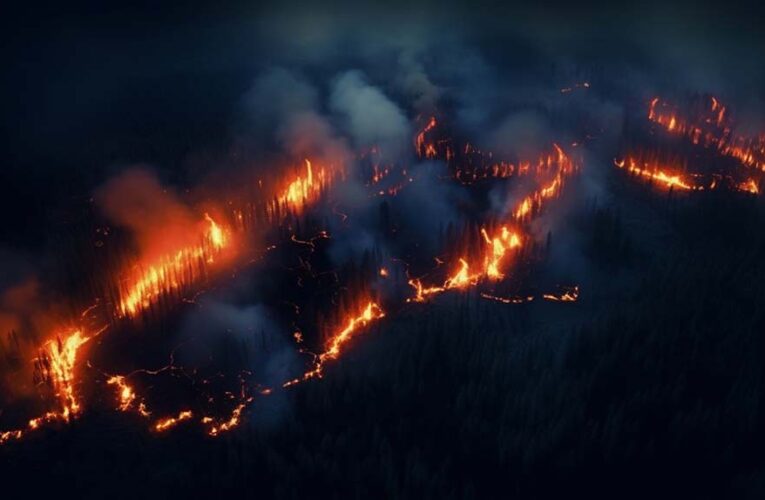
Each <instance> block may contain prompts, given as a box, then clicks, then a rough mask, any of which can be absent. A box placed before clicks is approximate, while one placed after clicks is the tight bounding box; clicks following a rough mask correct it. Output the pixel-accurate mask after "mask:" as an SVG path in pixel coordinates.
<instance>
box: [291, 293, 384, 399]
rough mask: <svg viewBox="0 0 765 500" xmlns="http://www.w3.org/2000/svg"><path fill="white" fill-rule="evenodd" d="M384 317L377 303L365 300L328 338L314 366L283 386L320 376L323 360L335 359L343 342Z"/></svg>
mask: <svg viewBox="0 0 765 500" xmlns="http://www.w3.org/2000/svg"><path fill="white" fill-rule="evenodd" d="M384 317H385V312H383V310H382V308H381V307H380V306H379V305H377V304H376V303H375V302H372V301H369V302H367V304H366V306H365V307H364V309H363V310H362V311H361V312H360V313H359V314H358V315H356V316H352V317H350V318H348V319H347V323H346V325H345V328H343V329H342V330H340V331H339V332H337V333H336V334H334V335H333V336H332V337H331V338H330V339H329V342H328V346H327V349H326V350H325V351H324V352H323V353H321V354H320V355H319V356H317V358H316V362H315V365H314V368H313V369H311V370H309V371H307V372H305V373H304V374H303V376H302V377H299V378H296V379H293V380H290V381H288V382H285V383H284V385H283V387H289V386H291V385H295V384H297V383H299V382H303V381H305V380H308V379H311V378H314V377H317V378H321V376H322V373H323V370H324V363H325V362H327V361H329V360H334V359H337V358H338V357H339V356H340V353H341V352H342V349H343V347H344V346H345V344H347V343H348V342H349V341H350V340H351V338H353V336H354V335H355V334H356V333H357V332H358V331H359V330H360V329H361V328H364V327H366V326H367V325H369V324H370V323H371V322H373V321H376V320H379V319H381V318H384Z"/></svg>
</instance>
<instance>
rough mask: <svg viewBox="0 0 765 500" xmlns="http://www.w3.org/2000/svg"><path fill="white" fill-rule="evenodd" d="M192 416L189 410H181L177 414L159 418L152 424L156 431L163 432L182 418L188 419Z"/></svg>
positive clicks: (181, 420)
mask: <svg viewBox="0 0 765 500" xmlns="http://www.w3.org/2000/svg"><path fill="white" fill-rule="evenodd" d="M193 416H194V414H193V413H192V412H191V411H190V410H183V411H181V412H179V413H178V416H176V417H168V418H163V419H161V420H158V421H157V422H156V423H155V424H154V430H155V431H157V432H164V431H166V430H168V429H171V428H173V427H175V426H176V425H178V424H179V423H181V422H183V421H184V420H189V419H190V418H191V417H193Z"/></svg>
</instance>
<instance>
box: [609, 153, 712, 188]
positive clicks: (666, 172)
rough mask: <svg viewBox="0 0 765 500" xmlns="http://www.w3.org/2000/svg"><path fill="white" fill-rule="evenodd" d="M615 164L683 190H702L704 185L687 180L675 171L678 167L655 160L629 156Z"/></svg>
mask: <svg viewBox="0 0 765 500" xmlns="http://www.w3.org/2000/svg"><path fill="white" fill-rule="evenodd" d="M614 165H616V166H617V167H619V168H626V169H627V171H628V172H630V173H632V174H635V175H638V176H640V177H644V178H646V179H649V180H652V181H656V182H658V183H659V184H661V185H663V186H665V187H668V188H678V189H683V190H700V189H704V187H703V186H695V185H692V184H690V183H689V181H687V180H685V179H684V178H683V176H681V175H680V174H677V173H673V172H672V170H673V169H674V168H676V167H667V166H665V165H662V164H660V163H658V162H657V161H655V160H641V159H639V158H637V157H635V156H627V157H626V158H625V159H622V160H614Z"/></svg>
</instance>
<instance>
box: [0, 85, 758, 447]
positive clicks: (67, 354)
mask: <svg viewBox="0 0 765 500" xmlns="http://www.w3.org/2000/svg"><path fill="white" fill-rule="evenodd" d="M587 86H588V85H587V84H584V85H583V87H585V88H586V87H587ZM577 88H579V86H578V85H577ZM437 126H438V122H437V120H436V118H435V117H431V118H430V120H429V121H428V122H427V124H426V125H425V127H424V128H423V129H422V130H421V131H420V132H419V133H418V134H417V136H416V137H415V141H414V142H415V147H416V149H417V153H418V155H419V156H420V157H425V158H443V159H444V160H445V161H446V163H447V165H449V166H450V167H453V166H455V165H458V164H459V162H465V165H467V167H466V168H462V167H459V168H456V169H453V173H454V175H455V177H456V178H457V180H459V181H460V182H463V183H469V182H471V180H472V181H475V180H477V179H480V178H489V177H492V178H502V177H510V176H516V175H517V176H524V175H529V176H531V175H534V176H537V175H538V176H539V179H540V181H541V180H544V182H539V183H538V184H536V189H535V190H534V191H532V192H531V193H530V194H528V196H526V197H524V198H522V199H521V200H520V202H519V203H518V204H517V206H516V207H514V209H513V210H510V211H509V212H508V214H507V220H505V221H504V224H502V223H500V224H497V225H492V226H490V227H489V226H487V227H481V228H480V231H479V233H472V236H471V240H470V241H469V242H468V243H469V244H466V245H465V247H464V248H462V249H461V250H462V251H461V252H460V253H458V254H456V255H455V257H457V256H458V255H459V257H458V258H457V262H456V263H454V267H453V268H452V267H451V265H450V267H449V268H448V269H449V270H450V271H451V274H449V275H447V276H446V279H445V280H444V281H443V284H442V285H440V286H432V287H425V286H423V284H422V283H421V281H420V280H419V279H410V280H409V284H410V285H411V286H412V287H413V288H414V289H415V295H414V297H413V298H410V299H409V300H408V301H415V302H423V301H425V299H426V298H427V297H428V296H430V295H434V294H438V293H441V292H444V291H447V290H453V289H465V288H469V287H471V286H475V285H477V284H478V283H480V282H482V281H484V280H486V281H497V280H502V279H504V278H505V276H506V274H507V272H508V266H509V261H510V256H509V254H511V253H512V251H513V250H517V249H519V248H520V247H521V245H522V243H523V242H524V239H525V237H524V236H522V234H523V233H522V227H523V225H524V224H525V223H526V222H527V220H528V218H529V217H530V216H531V215H533V214H534V213H536V212H538V211H539V210H540V209H541V208H542V206H543V204H544V202H545V201H546V200H549V199H552V198H554V197H556V196H558V195H559V193H560V191H561V189H562V187H563V184H564V181H565V179H566V177H567V176H568V175H570V174H571V173H572V172H574V171H575V170H576V166H575V163H574V162H573V161H572V160H571V159H570V158H569V157H568V156H567V155H566V154H565V153H564V152H563V150H562V149H561V148H560V147H558V146H557V145H555V146H554V150H552V151H550V152H547V153H545V154H542V155H540V156H539V158H538V159H537V160H536V161H531V162H528V161H520V162H517V163H511V162H505V161H500V162H497V161H495V160H493V156H492V153H490V152H483V151H480V150H478V149H477V148H475V147H473V146H471V145H470V144H467V145H465V147H464V150H463V148H461V147H460V148H458V147H457V146H455V143H453V142H452V141H451V139H441V140H438V141H430V137H428V134H430V135H431V136H432V135H434V134H432V133H431V132H433V131H434V129H435V128H436V127H437ZM455 172H456V173H455ZM390 173H391V168H390V167H385V168H384V169H378V167H377V166H375V167H374V173H373V178H372V184H376V183H378V182H381V181H382V180H383V179H385V178H386V177H387V176H389V175H390ZM402 177H403V178H404V179H405V181H404V182H412V181H413V176H410V175H409V174H407V171H406V170H405V169H403V170H402ZM330 180H331V171H330V170H325V169H324V168H316V167H314V166H313V165H312V163H311V161H309V160H308V159H306V160H305V171H304V172H301V173H300V174H299V175H293V176H292V177H291V178H290V179H289V180H288V182H285V183H283V184H280V185H279V187H280V189H278V190H276V191H274V193H278V194H277V195H276V196H275V197H274V202H273V203H268V202H266V203H264V204H263V205H262V207H263V208H265V210H266V212H268V211H269V210H270V211H271V213H275V212H276V211H277V210H279V209H281V208H282V207H284V208H287V209H289V210H292V211H293V212H301V211H303V210H304V209H305V208H306V207H307V206H308V205H309V204H310V203H312V202H314V201H316V200H317V199H318V198H319V197H320V195H321V193H322V192H323V190H324V189H325V188H326V186H327V185H328V183H329V182H330ZM534 181H535V182H537V179H536V178H535V179H534ZM751 182H752V183H751V185H749V184H747V186H748V189H750V190H751V189H755V190H756V189H757V184H756V183H755V182H754V181H751ZM402 185H403V184H402ZM400 188H401V186H395V187H393V188H389V189H388V190H387V191H385V192H386V193H388V194H395V192H397V190H398V189H400ZM381 192H382V191H381ZM231 210H232V212H231V213H233V220H236V221H239V222H238V224H240V226H237V223H236V222H233V223H232V224H233V225H234V226H233V227H237V228H241V227H244V225H242V224H243V220H244V215H243V213H242V211H241V210H238V209H233V208H232V209H231ZM214 213H215V212H214ZM199 224H200V225H199V227H198V228H196V230H197V231H196V233H197V237H198V238H197V242H196V243H192V244H179V245H177V246H174V247H173V246H171V247H170V249H171V250H170V251H169V252H168V253H167V254H165V255H163V256H161V257H159V258H157V259H145V260H148V261H149V262H140V264H139V265H136V266H135V267H133V268H132V269H130V270H129V272H127V273H125V274H124V275H123V279H122V280H121V282H120V284H119V285H118V290H117V292H118V299H117V300H116V303H115V304H114V306H113V307H114V315H115V316H116V317H119V318H124V317H137V316H139V315H140V314H142V313H143V312H144V311H146V310H147V309H148V308H150V307H152V306H153V305H155V304H156V303H157V302H159V301H160V300H161V299H162V297H165V296H166V295H168V294H170V293H178V292H182V291H184V289H186V288H187V287H191V286H192V285H194V284H195V283H197V282H198V281H200V280H202V279H204V278H205V277H206V275H207V272H208V269H209V266H212V265H214V264H218V267H220V262H217V261H218V260H219V256H220V255H221V253H222V252H224V251H226V250H228V249H230V247H231V246H232V245H233V243H234V240H233V238H232V233H231V229H232V228H231V227H226V226H225V225H220V224H219V223H218V222H216V221H215V220H214V219H213V218H212V217H211V216H210V214H209V213H207V212H204V213H203V219H202V220H201V221H200V223H199ZM192 234H195V233H192ZM321 235H322V236H321V237H327V236H326V233H324V232H322V233H321ZM293 241H295V242H296V243H301V244H306V245H309V246H313V240H311V241H307V242H304V241H300V240H298V239H297V238H296V237H294V236H293ZM226 255H229V254H226ZM389 273H390V271H389V269H387V268H384V267H383V268H379V270H378V274H379V276H380V277H382V278H386V277H389ZM481 295H482V296H483V297H485V298H487V299H491V300H497V301H499V302H503V303H519V302H530V301H532V300H533V299H534V297H533V296H528V297H499V296H495V295H491V294H483V293H482V294H481ZM550 297H552V298H550ZM577 297H578V288H577V287H572V288H570V289H566V290H564V291H563V293H561V294H557V295H556V294H548V295H544V296H543V298H545V299H547V300H558V301H575V300H576V299H577ZM384 317H385V312H384V311H383V309H382V308H381V307H380V305H379V304H378V303H376V302H375V301H372V300H365V301H362V302H360V303H359V307H358V308H357V309H356V310H354V311H353V312H352V313H350V314H347V315H345V316H343V317H342V319H341V321H339V322H338V326H337V330H336V331H332V334H331V335H330V336H329V337H328V339H327V341H326V344H325V345H324V351H323V352H321V353H320V354H317V355H315V357H314V358H313V362H312V364H311V365H310V369H307V370H306V371H305V372H304V373H303V374H302V375H301V376H299V377H298V378H295V379H293V380H290V381H287V382H285V383H284V384H283V387H289V386H291V385H294V384H297V383H300V382H303V381H306V380H308V379H312V378H321V377H322V376H323V370H324V366H325V364H326V363H328V362H331V361H334V360H337V359H338V358H340V357H341V356H342V354H343V353H344V352H345V350H346V349H347V346H348V345H349V343H350V342H351V341H352V339H353V338H355V337H356V336H357V335H359V334H360V333H361V332H362V331H364V329H366V328H367V327H369V325H370V324H372V323H374V322H376V321H378V320H380V319H382V318H384ZM87 330H88V332H92V330H91V329H87ZM101 331H103V330H101ZM83 332H84V330H83V329H72V330H71V331H69V332H67V333H66V334H62V335H59V336H57V337H56V338H55V340H50V341H48V342H46V343H45V344H44V345H43V347H42V348H41V349H40V351H41V354H40V356H39V357H38V358H37V360H36V363H37V365H38V367H39V369H40V371H41V372H42V373H44V374H45V375H46V381H48V382H49V383H50V385H51V387H52V388H53V391H54V394H55V397H56V403H57V406H56V409H55V411H50V412H48V413H46V414H44V415H43V416H40V417H37V418H35V419H32V420H30V421H29V422H28V424H27V427H26V428H23V429H19V430H10V431H2V432H0V443H4V442H7V441H10V440H15V439H20V438H21V437H22V436H23V435H24V434H25V432H26V431H27V430H33V429H37V428H39V427H40V426H41V425H42V424H44V423H46V422H53V421H65V422H68V421H70V420H71V419H72V418H73V417H75V416H77V415H78V414H80V412H81V411H82V406H81V401H80V399H79V397H78V393H77V392H78V391H77V384H76V373H75V372H76V371H77V370H76V368H77V366H78V365H77V363H78V359H79V358H78V355H79V356H80V357H81V348H82V346H83V345H84V344H86V343H87V342H89V341H90V340H91V339H92V338H94V337H95V336H96V335H98V334H99V333H100V332H97V333H95V334H91V335H85V334H84V333H83ZM294 335H295V339H296V342H298V343H302V340H303V339H302V335H301V334H300V333H299V332H296V333H295V334H294ZM301 352H304V351H301ZM169 369H173V365H172V361H171V364H170V365H168V367H163V368H161V369H160V370H156V371H149V370H140V371H141V372H142V373H151V374H152V375H153V374H156V373H158V372H160V371H163V370H169ZM102 373H103V372H102ZM133 373H135V372H133ZM104 375H105V383H106V385H107V386H109V387H113V388H114V389H115V391H116V405H115V406H116V409H117V410H119V411H123V412H127V411H133V412H136V413H138V414H139V415H141V416H142V417H144V418H146V419H147V421H146V422H147V424H148V425H149V426H150V429H151V430H153V431H154V432H165V431H167V430H169V429H172V428H174V427H176V426H177V425H178V424H180V423H182V422H185V421H191V420H194V421H196V422H199V423H201V424H202V425H203V426H204V428H205V430H206V432H207V433H208V434H209V435H210V436H218V435H220V434H221V433H224V432H226V431H229V430H231V429H233V428H235V427H236V426H237V425H239V424H240V422H241V419H242V417H243V413H244V411H245V409H246V407H247V405H248V404H249V403H250V402H251V401H252V400H253V398H252V397H250V396H247V395H246V394H245V390H244V389H242V394H241V396H240V397H238V398H236V397H234V396H231V397H232V399H235V401H236V402H237V403H238V404H237V405H236V406H235V407H233V410H231V413H230V414H229V415H227V416H226V417H220V418H218V417H215V418H214V417H211V416H206V415H205V414H206V413H207V411H202V410H200V409H198V408H196V407H191V408H190V407H188V406H185V405H184V406H183V407H181V408H183V409H182V410H181V411H178V413H177V414H175V413H174V411H175V410H178V408H175V409H174V410H171V411H168V412H167V413H165V415H169V416H165V417H163V418H159V419H156V418H154V417H153V415H152V413H151V412H149V411H148V409H147V407H146V404H145V402H144V401H145V400H144V399H143V398H142V397H140V396H139V394H138V393H137V391H136V388H135V387H134V386H133V385H131V382H130V380H129V379H128V378H129V377H130V375H126V376H123V375H107V374H105V373H104ZM243 387H244V385H243ZM270 393H271V389H270V388H265V389H262V390H261V391H260V394H261V395H264V396H265V395H268V394H270ZM227 394H229V395H230V393H227ZM212 401H213V398H212V396H210V397H209V399H208V402H210V403H211V402H212ZM163 413H164V411H163ZM200 417H201V418H200Z"/></svg>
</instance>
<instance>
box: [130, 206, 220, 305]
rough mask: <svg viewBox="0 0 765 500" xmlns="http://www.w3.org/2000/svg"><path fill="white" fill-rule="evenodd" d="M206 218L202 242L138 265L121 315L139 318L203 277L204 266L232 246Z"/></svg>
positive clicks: (210, 219)
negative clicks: (176, 291) (154, 260)
mask: <svg viewBox="0 0 765 500" xmlns="http://www.w3.org/2000/svg"><path fill="white" fill-rule="evenodd" d="M204 219H205V223H206V224H207V229H206V230H205V232H204V234H203V237H202V242H201V243H199V244H197V245H191V246H186V247H183V248H179V249H178V251H177V252H176V253H175V254H173V255H169V256H165V257H162V258H160V259H159V260H158V261H156V262H153V263H151V264H149V265H147V266H142V265H139V266H136V268H135V269H134V271H133V272H132V275H131V277H130V278H128V280H127V281H128V285H127V286H124V287H123V293H122V298H121V299H120V301H119V305H118V307H117V309H118V310H117V314H118V316H120V317H125V316H137V315H138V314H140V313H141V312H143V311H144V310H146V309H147V308H149V307H150V306H151V305H152V303H154V302H156V301H157V300H159V298H160V297H162V296H163V295H165V294H167V293H169V292H172V291H174V290H178V289H180V288H183V287H186V286H189V285H191V284H192V283H194V282H195V281H198V280H199V279H200V278H202V277H203V276H204V270H205V266H207V265H210V264H213V263H214V262H215V258H214V257H215V255H217V254H218V253H220V252H221V251H222V250H223V249H224V248H225V247H226V246H227V245H228V243H229V238H228V237H227V235H226V232H225V231H224V230H223V229H222V228H221V227H220V226H219V225H218V224H217V223H216V222H215V221H214V220H213V219H212V217H210V215H209V214H207V213H205V215H204Z"/></svg>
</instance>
